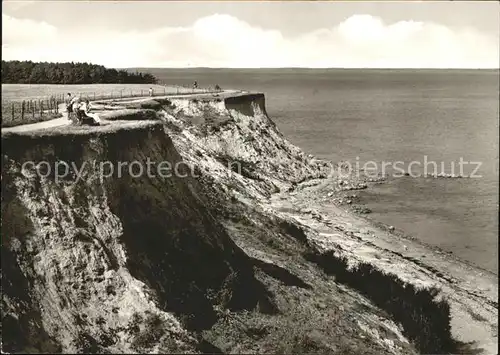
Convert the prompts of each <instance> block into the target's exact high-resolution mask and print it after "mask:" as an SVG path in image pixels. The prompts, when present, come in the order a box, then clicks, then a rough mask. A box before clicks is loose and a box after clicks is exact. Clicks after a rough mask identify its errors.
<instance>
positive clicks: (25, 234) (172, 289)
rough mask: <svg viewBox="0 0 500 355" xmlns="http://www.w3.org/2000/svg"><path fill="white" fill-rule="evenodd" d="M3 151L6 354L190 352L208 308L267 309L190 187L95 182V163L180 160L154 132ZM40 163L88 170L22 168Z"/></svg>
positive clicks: (16, 140) (70, 138)
mask: <svg viewBox="0 0 500 355" xmlns="http://www.w3.org/2000/svg"><path fill="white" fill-rule="evenodd" d="M2 144H3V147H2V148H3V154H4V159H3V167H2V236H3V239H2V277H3V280H2V281H3V282H2V284H3V291H4V297H3V302H4V304H3V307H2V320H3V322H2V323H3V326H2V328H3V339H4V340H3V346H4V350H5V351H8V352H18V351H30V350H31V351H33V350H35V349H37V350H44V351H64V352H72V351H82V350H87V351H97V350H99V349H101V350H102V349H107V350H109V351H119V352H124V351H125V352H126V351H141V350H144V349H146V350H150V349H151V348H156V349H162V350H163V351H174V350H177V351H181V350H182V351H185V350H191V351H194V350H196V349H197V347H198V344H197V343H198V342H197V341H196V340H195V339H192V337H190V336H189V335H188V333H187V331H186V330H185V329H184V328H183V327H185V328H186V329H189V330H191V329H195V330H197V329H203V328H206V327H210V325H211V324H212V323H213V322H214V320H215V318H216V312H215V308H214V306H216V305H220V306H222V307H225V308H229V309H245V308H249V309H251V308H256V307H258V305H259V304H260V305H261V307H263V308H265V307H266V305H267V304H268V303H269V301H268V300H267V298H266V296H265V294H264V289H263V287H262V286H261V285H260V283H259V282H257V281H256V280H255V278H254V277H253V273H252V269H251V265H250V263H249V262H248V258H247V257H246V255H245V254H244V253H242V252H241V250H240V249H239V248H237V247H236V246H235V244H234V243H233V242H232V241H231V239H230V238H229V237H228V235H227V234H226V233H225V231H224V229H223V228H222V227H221V226H220V224H219V223H218V222H217V221H215V220H214V219H213V217H212V216H211V215H210V212H209V210H208V209H207V207H208V206H204V205H202V203H201V201H200V199H199V197H198V195H197V182H196V181H195V180H194V179H191V178H189V177H185V178H179V177H175V176H172V177H170V178H161V177H157V178H150V177H148V176H143V177H139V178H136V177H131V176H130V175H129V174H124V175H123V176H122V177H121V178H118V177H116V176H113V177H109V178H106V179H102V178H101V177H102V175H100V174H99V171H98V169H99V168H98V166H99V165H98V163H97V164H95V165H94V162H104V161H106V162H112V163H113V164H115V167H116V166H117V164H118V162H133V161H137V162H140V163H142V164H144V166H145V164H146V159H148V158H149V159H151V160H152V161H156V162H160V161H169V162H171V163H172V164H175V163H176V162H178V161H179V160H180V156H179V154H178V153H177V152H176V150H175V148H174V147H173V146H172V143H171V141H170V139H169V138H168V136H166V135H165V133H164V131H163V128H162V126H161V125H154V124H152V125H147V126H145V127H142V128H136V129H118V130H116V131H115V130H112V131H108V132H97V133H95V134H72V133H67V134H62V135H57V134H47V135H37V136H31V137H29V136H22V135H13V136H10V137H4V138H3V141H2ZM41 161H44V162H47V163H48V164H49V166H52V167H54V164H55V163H56V162H57V161H65V162H68V164H70V162H71V163H74V164H75V166H77V167H78V169H82V168H83V167H86V168H85V169H84V170H85V172H84V173H82V175H81V176H79V177H80V179H78V177H77V176H75V174H73V175H72V176H67V177H66V178H64V179H62V181H56V180H55V175H54V172H52V174H50V175H49V176H48V177H46V178H44V177H41V176H40V174H36V173H35V171H34V169H33V168H29V167H27V168H26V167H25V168H23V164H24V163H26V162H34V163H35V164H37V163H39V162H41ZM176 317H177V318H178V317H181V318H183V319H182V320H183V326H181V325H180V324H179V321H178V319H177V318H176ZM149 321H153V323H154V322H156V323H154V324H153V325H150V324H149V323H147V322H149ZM148 324H149V325H148ZM151 326H153V328H158V329H160V330H159V331H158V334H157V335H151V334H148V332H151V329H149V328H150V327H151ZM148 327H149V328H148ZM148 336H150V337H151V336H153V337H154V336H156V337H158V339H150V340H151V341H145V340H144V339H143V338H147V337H148ZM159 338H162V339H165V341H162V339H159ZM152 340H154V341H152Z"/></svg>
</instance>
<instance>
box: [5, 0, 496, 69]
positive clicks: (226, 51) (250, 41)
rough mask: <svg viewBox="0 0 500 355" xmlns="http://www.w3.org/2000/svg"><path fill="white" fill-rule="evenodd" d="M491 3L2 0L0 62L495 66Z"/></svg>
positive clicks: (124, 65)
mask: <svg viewBox="0 0 500 355" xmlns="http://www.w3.org/2000/svg"><path fill="white" fill-rule="evenodd" d="M499 14H500V4H499V2H497V1H484V2H482V1H472V2H465V1H442V2H431V1H414V2H403V1H401V2H395V1H388V2H375V1H371V2H359V1H356V2H353V1H351V2H323V1H303V2H301V1H294V2H285V1H283V2H280V1H269V2H265V1H219V2H211V1H196V2H190V1H170V2H166V1H165V2H163V1H81V0H80V1H60V0H59V1H47V0H43V1H42V0H39V1H17V0H4V1H2V60H32V61H50V62H54V61H57V62H66V61H74V62H91V63H94V64H101V65H105V66H107V67H114V68H130V67H165V68H167V67H175V68H179V67H181V68H182V67H225V68H260V67H266V68H276V67H307V68H473V69H475V68H499V63H500V54H499V52H500V48H499V42H500V15H499Z"/></svg>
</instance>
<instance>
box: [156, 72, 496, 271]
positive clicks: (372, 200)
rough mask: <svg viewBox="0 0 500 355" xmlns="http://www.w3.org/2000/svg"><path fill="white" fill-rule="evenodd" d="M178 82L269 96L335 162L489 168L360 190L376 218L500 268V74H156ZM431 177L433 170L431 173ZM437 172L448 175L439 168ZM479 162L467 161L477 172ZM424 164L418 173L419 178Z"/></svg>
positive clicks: (293, 136)
mask: <svg viewBox="0 0 500 355" xmlns="http://www.w3.org/2000/svg"><path fill="white" fill-rule="evenodd" d="M153 73H154V74H155V75H157V76H158V77H160V78H161V79H163V80H166V81H170V82H171V83H173V84H190V83H192V82H193V81H194V80H197V81H198V83H199V84H200V86H204V85H215V84H219V85H221V86H222V87H223V88H241V89H247V90H256V91H262V92H264V93H265V94H266V105H267V109H268V113H269V115H270V116H271V118H273V119H274V120H275V122H276V123H277V124H278V126H279V127H280V129H281V131H282V132H283V133H284V134H285V135H286V136H287V137H288V138H289V139H290V140H291V141H292V142H294V143H295V144H297V145H298V146H300V147H301V148H303V149H304V150H305V151H307V152H309V153H313V154H315V155H317V156H318V157H322V158H328V159H331V160H334V161H340V160H344V161H351V162H353V163H355V161H356V158H358V159H359V161H360V162H365V161H374V162H378V163H380V162H382V161H386V162H395V161H402V162H406V163H410V162H411V161H417V162H421V163H422V164H423V162H424V156H427V159H428V161H431V160H432V161H436V162H438V163H441V162H443V164H444V170H445V171H446V172H451V171H450V169H451V166H452V164H453V163H454V164H455V166H456V168H455V169H456V170H455V173H458V162H459V159H460V158H461V157H462V159H463V160H464V161H472V162H481V163H482V165H481V167H480V169H479V171H478V172H477V174H479V175H481V176H482V177H481V178H469V179H432V178H430V179H429V178H427V179H426V178H411V177H404V178H397V179H390V180H389V181H388V183H386V184H382V185H377V186H374V187H373V188H371V189H369V190H366V191H364V192H363V193H362V194H361V197H362V201H361V202H362V203H365V204H366V205H367V207H369V208H370V209H372V210H373V213H372V214H371V217H372V218H374V219H377V220H379V221H382V222H385V223H388V224H391V225H394V226H395V227H396V228H399V229H402V230H404V231H405V232H406V233H408V234H411V235H413V236H415V237H417V238H419V239H421V240H423V241H425V242H427V243H430V244H433V245H437V246H440V247H442V248H444V249H446V250H449V251H452V252H453V253H455V255H457V256H459V257H461V258H464V259H466V260H468V261H471V262H473V263H475V264H477V265H479V266H481V267H484V268H486V269H489V270H492V271H495V272H497V268H498V263H497V255H498V218H497V217H498V212H497V211H498V128H499V127H498V111H499V106H498V94H499V93H498V90H499V81H498V71H435V70H434V71H428V70H427V71H408V70H292V69H278V70H276V69H272V70H271V69H265V70H227V69H224V70H217V69H192V70H159V71H156V70H154V71H153ZM430 169H431V170H430V171H429V172H432V167H431V168H430ZM438 169H439V170H438V172H439V171H441V167H440V165H438ZM473 169H474V166H472V165H470V164H469V165H464V173H465V174H470V173H471V172H472V170H473ZM417 171H419V170H418V167H415V165H414V168H413V169H412V172H417Z"/></svg>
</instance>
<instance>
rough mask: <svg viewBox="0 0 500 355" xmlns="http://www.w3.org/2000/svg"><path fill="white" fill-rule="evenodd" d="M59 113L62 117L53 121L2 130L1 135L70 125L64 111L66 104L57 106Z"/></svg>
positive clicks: (66, 113)
mask: <svg viewBox="0 0 500 355" xmlns="http://www.w3.org/2000/svg"><path fill="white" fill-rule="evenodd" d="M59 112H61V113H62V117H59V118H54V119H53V120H48V121H43V122H37V123H29V124H23V125H20V126H14V127H7V128H2V133H5V132H26V131H36V130H39V129H44V128H52V127H58V126H66V125H69V124H71V121H70V120H69V119H68V112H67V111H66V104H64V103H63V104H60V105H59Z"/></svg>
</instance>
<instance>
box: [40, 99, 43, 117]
mask: <svg viewBox="0 0 500 355" xmlns="http://www.w3.org/2000/svg"><path fill="white" fill-rule="evenodd" d="M40 117H43V100H42V101H40Z"/></svg>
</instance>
